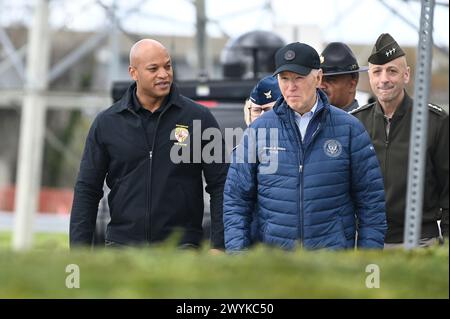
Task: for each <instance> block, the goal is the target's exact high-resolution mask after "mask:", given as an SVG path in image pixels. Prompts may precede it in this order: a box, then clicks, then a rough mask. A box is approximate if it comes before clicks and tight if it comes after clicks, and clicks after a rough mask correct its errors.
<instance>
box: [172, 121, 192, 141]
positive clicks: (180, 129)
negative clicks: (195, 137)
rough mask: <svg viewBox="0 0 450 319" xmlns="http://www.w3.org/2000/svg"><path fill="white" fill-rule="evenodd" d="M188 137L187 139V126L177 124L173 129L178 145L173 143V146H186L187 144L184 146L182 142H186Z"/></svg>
mask: <svg viewBox="0 0 450 319" xmlns="http://www.w3.org/2000/svg"><path fill="white" fill-rule="evenodd" d="M188 137H189V131H188V126H184V125H179V124H177V125H176V128H175V138H176V140H177V141H178V143H175V145H180V146H186V145H187V144H185V143H184V141H186V139H187V138H188Z"/></svg>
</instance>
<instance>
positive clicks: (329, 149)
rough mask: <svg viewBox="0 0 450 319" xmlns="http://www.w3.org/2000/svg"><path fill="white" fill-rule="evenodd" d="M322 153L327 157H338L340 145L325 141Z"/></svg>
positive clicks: (335, 141) (340, 151) (335, 142)
mask: <svg viewBox="0 0 450 319" xmlns="http://www.w3.org/2000/svg"><path fill="white" fill-rule="evenodd" d="M323 151H324V152H325V154H326V155H327V156H329V157H338V156H339V155H341V153H342V144H341V143H340V142H339V141H337V140H327V141H326V142H325V143H324V144H323Z"/></svg>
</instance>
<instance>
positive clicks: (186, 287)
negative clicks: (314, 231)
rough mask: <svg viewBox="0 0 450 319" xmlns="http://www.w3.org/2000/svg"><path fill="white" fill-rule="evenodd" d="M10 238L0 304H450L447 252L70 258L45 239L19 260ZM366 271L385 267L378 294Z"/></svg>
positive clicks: (2, 247)
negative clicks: (73, 275) (72, 271)
mask: <svg viewBox="0 0 450 319" xmlns="http://www.w3.org/2000/svg"><path fill="white" fill-rule="evenodd" d="M9 236H10V235H9V234H5V233H3V234H2V233H0V283H1V284H0V298H449V279H448V274H449V253H448V245H446V246H443V247H434V248H430V249H420V250H414V251H409V252H406V251H403V250H390V251H383V252H379V251H357V252H355V251H347V252H331V251H315V252H308V251H297V252H295V253H292V252H291V253H289V252H284V251H280V250H276V249H269V248H266V247H257V248H255V249H253V250H251V251H249V252H247V253H245V254H239V255H233V256H229V255H219V256H213V255H211V254H209V253H208V251H207V250H206V249H204V250H201V251H180V250H177V249H176V248H174V247H173V246H172V245H170V244H166V245H164V246H160V247H153V248H145V249H121V250H116V249H112V250H111V249H110V250H105V249H99V250H97V251H82V250H81V251H73V252H69V251H68V250H67V238H65V235H56V236H55V235H43V234H39V235H38V236H37V240H36V243H37V244H36V248H34V249H33V250H31V251H28V252H25V253H17V252H12V251H11V250H10V249H9V240H10V239H9ZM5 242H8V243H7V244H5ZM69 264H77V265H78V266H79V268H80V288H79V289H68V288H66V286H65V282H66V276H68V275H69V274H68V273H66V271H65V270H66V266H67V265H69ZM368 264H377V265H378V266H379V268H380V288H378V289H377V288H372V289H368V288H366V285H365V282H366V277H367V276H368V275H369V273H366V271H365V270H366V266H367V265H368Z"/></svg>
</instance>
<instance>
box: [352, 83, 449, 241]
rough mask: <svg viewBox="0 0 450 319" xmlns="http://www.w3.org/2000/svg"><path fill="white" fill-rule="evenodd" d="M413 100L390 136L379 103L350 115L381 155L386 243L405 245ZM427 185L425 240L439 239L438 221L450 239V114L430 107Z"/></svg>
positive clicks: (403, 104)
mask: <svg viewBox="0 0 450 319" xmlns="http://www.w3.org/2000/svg"><path fill="white" fill-rule="evenodd" d="M412 108H413V100H412V99H411V98H410V97H409V96H408V94H406V92H405V97H404V99H403V101H402V102H401V104H400V106H399V107H398V109H397V110H396V111H395V113H394V116H393V117H392V121H391V125H390V130H389V136H388V137H387V136H386V129H385V119H384V113H383V110H382V109H381V106H380V104H379V103H378V102H375V103H372V104H368V105H365V106H361V107H360V108H358V109H355V110H353V111H351V112H350V113H351V114H353V115H354V116H356V117H357V118H358V119H359V120H360V121H361V122H362V123H363V124H364V126H365V127H366V129H367V131H368V132H369V135H370V137H371V139H372V143H373V145H374V147H375V150H376V152H377V156H378V160H379V162H380V166H381V171H382V173H383V177H384V187H385V194H386V217H387V223H388V231H387V234H386V239H385V241H386V243H401V242H403V235H404V234H403V232H404V225H405V209H406V190H407V180H408V159H409V139H410V135H411V133H410V132H411V117H412ZM428 109H429V115H428V137H427V152H426V167H425V184H424V197H423V211H422V235H421V236H422V238H431V237H438V236H439V228H438V224H437V221H438V220H441V229H442V233H443V235H444V236H446V237H448V227H449V215H448V204H449V201H448V191H449V189H448V187H449V186H448V174H449V157H448V147H449V146H448V138H449V135H448V134H449V131H448V130H449V119H448V114H447V113H446V112H445V111H444V110H443V109H442V108H440V107H438V106H436V105H433V104H429V108H428Z"/></svg>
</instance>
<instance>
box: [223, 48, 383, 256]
mask: <svg viewBox="0 0 450 319" xmlns="http://www.w3.org/2000/svg"><path fill="white" fill-rule="evenodd" d="M275 64H276V68H277V69H276V71H275V73H274V75H277V77H278V83H279V86H280V89H281V93H282V97H280V99H278V101H277V103H276V105H275V106H274V108H273V110H272V111H269V112H266V113H264V114H263V115H262V116H261V117H260V118H258V119H257V120H256V121H255V122H253V123H252V125H251V126H250V127H249V129H247V131H246V133H245V134H244V137H243V138H242V141H241V143H240V144H239V146H238V147H237V148H236V149H235V150H234V151H233V154H232V163H231V166H230V169H229V171H228V177H227V181H226V183H225V190H224V228H225V247H226V249H227V251H229V252H230V251H239V250H243V249H246V248H248V246H249V245H250V243H251V238H250V229H251V227H250V225H251V222H252V218H253V217H252V213H253V212H254V211H255V212H256V214H255V218H256V219H257V220H256V222H257V224H258V234H257V237H258V240H259V241H260V242H262V243H265V244H268V245H273V246H278V247H281V248H284V249H288V250H291V249H295V248H296V247H298V246H299V247H304V248H306V249H319V248H329V249H345V248H353V247H354V246H355V237H356V233H357V234H358V235H357V237H358V241H357V245H358V247H360V248H380V249H381V248H382V247H383V244H384V236H385V232H386V214H385V200H384V188H383V179H382V176H381V172H380V167H379V163H378V160H377V157H376V154H375V150H374V148H373V146H372V144H371V142H370V137H369V135H368V134H367V132H366V130H365V129H364V127H363V125H362V124H361V123H360V122H359V121H358V120H357V119H355V118H353V117H352V116H351V115H349V114H347V113H346V112H344V111H342V110H340V109H338V108H335V107H334V106H331V105H329V103H328V100H327V97H326V95H325V94H324V93H323V92H322V91H321V90H319V89H317V88H318V86H319V84H320V81H321V77H322V71H321V70H320V59H319V55H318V54H317V52H316V51H315V50H314V49H313V48H312V47H310V46H309V45H306V44H303V43H299V42H296V43H291V44H288V45H287V46H285V47H283V48H281V49H280V50H279V51H278V52H277V53H276V55H275Z"/></svg>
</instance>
